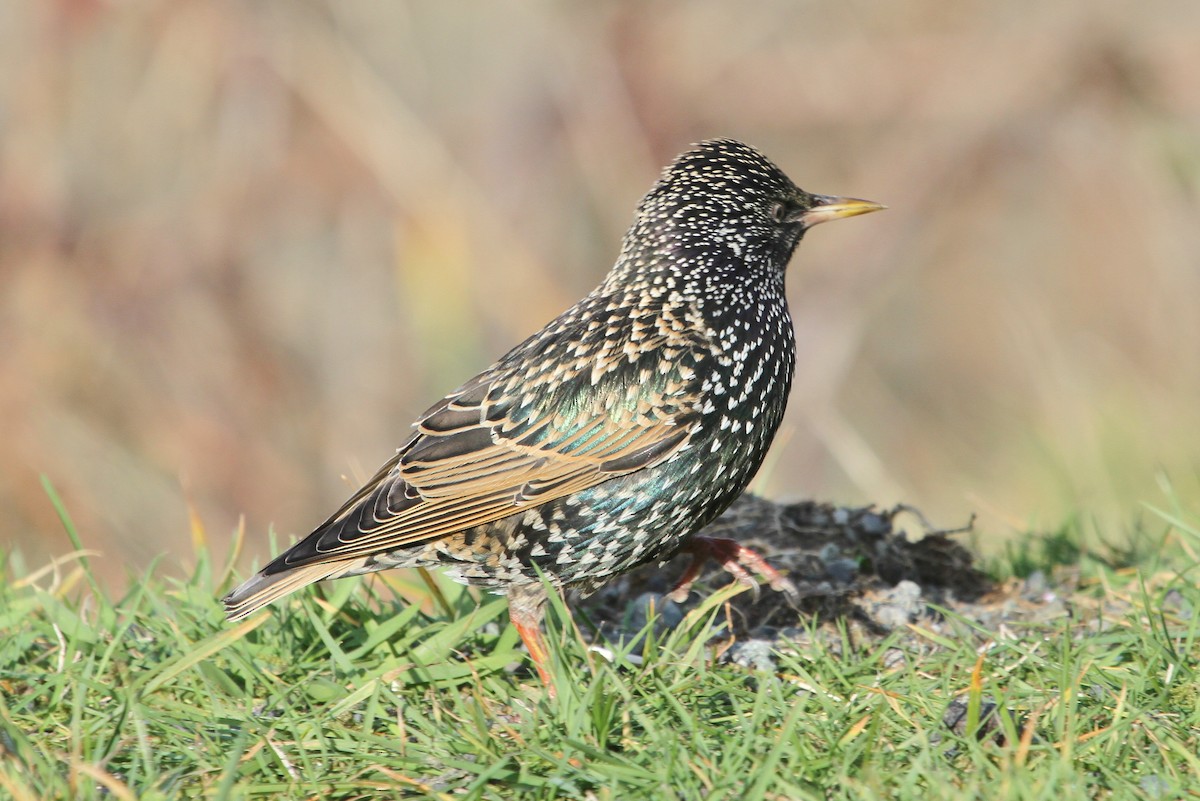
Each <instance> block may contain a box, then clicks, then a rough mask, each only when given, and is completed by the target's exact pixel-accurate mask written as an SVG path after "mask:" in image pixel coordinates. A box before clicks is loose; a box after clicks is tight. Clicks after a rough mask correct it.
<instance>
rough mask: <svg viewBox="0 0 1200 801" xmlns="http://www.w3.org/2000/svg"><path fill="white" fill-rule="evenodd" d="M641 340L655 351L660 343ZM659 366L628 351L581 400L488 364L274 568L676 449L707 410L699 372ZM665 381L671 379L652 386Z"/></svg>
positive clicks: (411, 541) (529, 496)
mask: <svg viewBox="0 0 1200 801" xmlns="http://www.w3.org/2000/svg"><path fill="white" fill-rule="evenodd" d="M642 344H643V345H644V346H645V349H639V350H640V353H641V354H653V353H654V352H655V349H656V348H657V347H658V346H659V345H660V344H661V343H657V342H654V341H651V340H648V341H645V342H644V343H642ZM688 355H691V356H698V354H695V353H691V354H688ZM646 361H647V362H649V359H647V360H646ZM683 361H687V360H686V359H684V360H681V362H683ZM693 361H694V360H693ZM587 368H588V369H589V370H594V367H593V366H592V365H587ZM672 369H673V370H674V369H675V368H674V367H673V368H672ZM685 369H686V366H685ZM660 370H661V368H660V367H659V363H658V362H653V363H651V366H650V367H649V368H648V367H647V366H646V362H643V361H641V360H639V359H636V358H628V359H625V360H624V361H623V362H621V363H619V364H617V369H612V370H609V371H599V372H595V373H594V375H593V380H595V381H596V384H595V385H594V386H593V387H592V390H591V391H590V392H589V393H587V397H588V398H589V402H588V403H587V404H586V406H585V407H583V408H578V409H573V410H571V409H564V408H562V407H560V406H556V405H555V403H553V402H547V401H546V399H547V398H553V397H554V393H553V391H552V390H547V391H546V392H543V393H531V392H529V389H530V385H531V384H532V383H534V381H532V380H531V377H530V376H529V375H528V374H524V375H511V374H509V375H499V376H498V375H496V374H494V373H493V374H492V375H491V376H489V375H488V374H487V373H485V374H483V375H481V376H479V377H478V378H476V379H474V380H473V381H472V382H470V383H469V384H467V385H465V386H464V387H462V388H461V389H460V390H459V391H457V392H456V393H454V394H452V395H450V396H447V397H446V398H444V399H443V400H442V401H441V402H440V403H438V404H436V405H435V406H433V407H432V408H430V409H429V410H427V411H426V412H425V413H424V414H423V415H421V417H420V418H419V419H418V420H417V422H416V424H415V425H416V427H417V433H416V434H415V435H414V436H413V438H412V439H410V440H409V441H408V442H407V443H406V444H405V446H404V447H402V448H401V449H400V450H399V451H398V452H397V454H396V456H394V457H393V458H392V459H391V460H390V461H389V462H388V463H387V464H386V465H384V467H383V469H381V470H380V471H379V472H378V473H377V474H376V475H375V477H374V478H373V479H372V480H371V481H370V482H368V484H367V485H366V486H364V487H363V488H362V489H361V490H359V491H358V492H357V493H355V495H354V497H352V498H351V499H350V500H349V501H347V502H346V504H344V505H343V506H342V508H341V509H339V510H338V512H337V513H335V514H334V515H332V516H331V517H330V518H329V520H327V521H326V522H325V523H323V524H322V525H321V526H319V527H318V528H317V530H316V531H314V532H313V533H312V534H311V535H309V537H307V538H306V539H305V540H303V541H301V542H300V543H297V544H296V545H295V546H294V547H293V548H292V549H291V550H289V551H288V552H287V553H285V554H283V555H282V556H281V557H280V558H279V559H277V560H276V561H275V562H274V563H272V564H271V565H269V566H268V567H267V569H266V572H268V573H269V572H273V571H274V572H278V571H282V570H288V569H291V568H294V567H297V566H301V565H308V564H314V563H320V562H326V561H334V560H337V561H341V560H346V559H354V558H358V557H365V556H369V555H371V554H376V553H381V552H386V551H392V550H396V549H400V548H405V547H411V546H414V545H417V544H419V543H422V542H426V541H429V540H433V539H436V538H438V537H442V536H447V535H450V534H454V533H457V532H459V531H462V530H464V529H467V528H471V527H474V526H478V525H482V524H485V523H489V522H492V521H495V520H499V519H501V518H504V517H507V516H509V515H511V514H514V513H515V512H517V511H519V510H520V509H522V508H528V507H530V506H537V505H540V504H543V503H546V502H548V501H551V500H554V499H555V498H560V497H563V496H565V495H569V494H571V493H574V492H579V491H580V490H583V489H586V488H588V487H591V486H594V485H596V484H599V483H600V482H603V481H606V480H608V479H610V478H613V477H615V476H619V475H623V474H626V473H631V472H634V471H636V470H641V469H643V468H646V467H649V466H652V465H654V464H656V463H658V462H660V461H663V460H665V459H667V458H669V457H670V456H671V455H672V454H673V453H675V452H676V451H677V450H678V449H679V448H681V447H683V445H684V444H685V443H686V441H687V439H688V437H689V435H690V434H691V432H692V430H693V429H694V424H695V421H696V420H697V419H698V413H697V410H696V409H695V404H696V382H694V381H683V380H678V376H675V375H672V376H671V380H666V378H664V377H663V376H662V375H660V374H659V371H660ZM687 372H688V373H689V375H690V376H691V377H694V375H695V374H696V372H697V371H694V370H690V369H688V370H687ZM489 377H491V378H492V379H493V380H491V381H489V380H487V379H488V378H489ZM535 378H536V377H535ZM553 378H554V379H557V378H559V377H558V376H555V377H553ZM543 380H546V379H545V377H543ZM655 381H658V384H661V385H662V387H663V389H664V390H668V391H663V392H658V393H656V392H650V393H647V392H646V385H647V383H648V382H649V383H651V384H654V382H655ZM655 385H656V386H657V384H655ZM517 386H520V387H521V389H522V390H524V392H523V393H522V392H520V391H514V390H515V389H516V387H517ZM543 386H544V385H543ZM648 395H649V397H650V400H647V396H648ZM514 398H516V399H517V400H518V401H520V402H525V403H526V405H525V406H523V407H522V406H520V405H519V403H516V402H513V401H512V400H511V399H514ZM494 399H502V400H494ZM503 399H508V401H509V402H510V403H511V406H509V407H504V406H501V404H502V403H503V402H504V400H503ZM535 400H541V401H542V403H541V406H542V407H543V408H540V409H534V408H531V407H533V405H534V404H533V402H532V401H535ZM567 405H569V404H567Z"/></svg>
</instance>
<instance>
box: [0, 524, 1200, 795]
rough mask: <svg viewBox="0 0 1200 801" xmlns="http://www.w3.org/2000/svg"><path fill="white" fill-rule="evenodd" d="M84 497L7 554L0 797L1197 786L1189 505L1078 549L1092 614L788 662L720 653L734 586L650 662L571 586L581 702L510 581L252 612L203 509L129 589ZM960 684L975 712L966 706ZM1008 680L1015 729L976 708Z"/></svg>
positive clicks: (1199, 642) (412, 585)
mask: <svg viewBox="0 0 1200 801" xmlns="http://www.w3.org/2000/svg"><path fill="white" fill-rule="evenodd" d="M60 513H61V515H62V517H63V522H64V524H65V525H66V526H67V529H68V533H69V535H70V536H71V538H72V540H73V541H74V542H75V544H76V546H77V548H78V552H77V553H76V554H74V555H71V556H68V557H64V558H63V559H62V560H60V561H59V562H58V563H57V564H56V565H54V566H52V567H47V568H46V569H43V570H35V571H30V570H27V569H24V568H21V567H18V566H17V562H16V560H15V559H14V558H13V557H11V556H10V557H8V558H7V559H5V560H4V562H3V564H2V565H0V576H2V577H0V693H2V698H3V704H2V706H0V798H13V799H38V801H41V800H42V799H57V798H62V799H92V798H117V799H132V798H139V799H160V798H192V797H204V798H214V799H226V798H229V799H235V798H393V797H429V798H447V799H449V798H455V799H459V798H467V799H473V798H495V799H514V798H517V799H525V798H539V799H540V798H545V799H550V798H563V799H576V798H578V799H638V798H648V799H676V798H678V799H701V798H703V799H727V798H729V799H739V801H757V800H758V799H807V798H813V799H830V798H832V799H842V798H845V799H874V798H879V799H884V798H887V799H891V798H900V799H906V798H913V799H918V798H919V799H943V798H944V799H965V798H980V799H998V798H1003V799H1053V800H1054V801H1063V799H1074V798H1146V799H1168V798H1170V799H1175V798H1187V797H1200V789H1198V788H1200V757H1197V752H1198V751H1200V689H1198V686H1200V685H1198V676H1197V670H1198V668H1200V592H1198V591H1197V576H1198V575H1200V567H1198V566H1197V559H1196V556H1195V554H1196V551H1197V549H1198V548H1200V532H1198V531H1197V528H1196V527H1195V526H1194V525H1193V524H1192V523H1190V522H1188V518H1187V516H1186V515H1185V514H1184V513H1183V512H1180V511H1178V510H1176V511H1173V512H1163V513H1161V517H1160V518H1159V519H1162V520H1164V521H1165V522H1166V523H1167V524H1168V525H1170V530H1169V532H1168V533H1167V534H1166V535H1165V537H1164V540H1163V543H1164V545H1163V547H1162V548H1161V549H1158V550H1156V552H1155V553H1154V554H1153V555H1152V556H1151V557H1148V558H1147V560H1146V561H1144V562H1143V563H1142V564H1141V565H1139V566H1138V568H1139V569H1130V568H1114V567H1112V566H1110V565H1108V564H1106V563H1105V562H1104V561H1103V560H1091V561H1087V562H1085V563H1083V565H1082V567H1081V566H1080V565H1076V566H1075V567H1076V568H1077V569H1081V570H1083V571H1084V576H1083V585H1084V588H1085V589H1084V591H1083V593H1082V594H1081V595H1080V596H1079V597H1078V598H1076V599H1073V600H1074V602H1076V603H1077V614H1076V616H1075V617H1074V619H1073V620H1072V621H1071V623H1069V624H1057V625H1054V626H1042V627H1038V626H1033V625H1031V626H1029V627H1024V628H1022V629H1021V630H1020V631H1019V632H1018V635H1019V636H1016V637H1013V636H1002V633H1000V632H985V631H978V630H976V629H974V628H973V627H971V626H969V625H967V624H965V623H964V624H963V626H962V627H961V634H960V635H959V636H957V637H955V638H953V639H949V638H945V637H941V636H938V637H936V641H934V637H933V635H930V638H929V639H927V640H926V641H925V642H924V645H925V646H926V647H924V648H921V649H920V651H921V653H919V654H918V653H917V652H916V651H915V650H913V648H912V643H913V640H912V638H911V633H910V634H909V638H908V639H905V638H903V637H902V636H901V635H900V634H896V635H893V636H892V637H890V638H889V639H887V640H885V641H883V642H881V643H874V644H869V645H867V644H861V643H854V642H852V641H851V640H850V639H849V638H848V637H847V638H846V639H845V640H844V641H843V642H842V643H841V646H840V647H839V648H837V649H835V650H836V651H837V653H833V652H832V651H831V649H830V646H821V645H817V646H810V647H807V648H806V649H804V650H801V651H800V652H799V653H798V654H797V655H793V656H781V657H780V665H781V670H780V671H779V674H778V675H773V674H765V673H754V672H750V671H747V670H745V669H742V668H738V667H735V666H730V665H724V664H718V663H717V662H716V661H715V659H714V649H716V648H718V647H719V646H720V638H718V639H717V642H716V644H714V643H713V642H712V641H711V640H710V638H709V637H707V636H705V632H708V631H710V630H711V627H713V626H714V625H715V626H719V625H720V624H721V621H722V620H723V602H724V601H725V600H727V599H728V598H729V597H730V596H731V593H733V592H735V591H736V590H732V589H728V590H722V591H720V592H718V593H716V594H715V595H714V596H712V597H711V598H710V599H708V601H706V602H705V603H704V604H703V605H702V606H701V607H700V608H699V609H697V610H695V611H694V612H692V613H691V614H690V615H689V617H688V618H687V620H685V623H684V624H683V625H681V626H680V627H679V628H678V629H676V630H675V631H673V632H672V633H671V634H670V636H668V637H665V638H658V639H655V638H653V637H647V638H646V641H645V644H644V645H639V646H638V648H639V655H641V656H644V662H642V664H640V665H635V664H633V663H632V661H631V660H630V659H628V658H626V655H623V654H618V656H617V658H616V660H615V661H614V662H612V663H610V662H608V661H606V660H604V659H602V658H601V657H599V656H598V655H597V654H595V653H589V652H588V651H587V649H586V647H585V645H584V644H583V641H582V639H581V638H580V636H579V634H578V631H577V629H576V628H575V627H574V626H573V625H572V624H571V623H570V621H569V619H567V618H566V617H565V616H564V610H563V607H562V605H561V603H559V604H555V605H554V608H552V609H551V614H550V623H549V632H550V638H551V640H552V642H553V644H554V645H553V648H552V651H553V654H554V656H553V658H554V660H555V670H556V675H557V677H558V685H557V689H558V698H557V699H556V700H552V699H548V698H546V697H545V695H544V693H543V692H542V690H541V688H540V686H539V685H538V683H537V682H536V679H535V678H533V677H531V674H530V672H529V670H528V666H527V665H526V663H525V662H524V660H523V659H522V656H521V653H520V652H519V651H518V650H517V645H518V639H517V637H516V635H515V632H514V631H513V630H512V629H511V627H509V626H508V625H507V616H506V614H505V604H504V601H503V600H502V599H493V598H491V597H490V596H489V597H484V598H483V599H482V600H481V599H479V598H478V597H477V596H474V595H472V594H470V593H468V592H467V591H465V590H464V589H463V588H461V587H459V586H458V585H455V584H453V583H450V582H445V581H442V580H440V579H436V580H435V583H434V584H433V585H432V586H433V587H434V588H435V590H436V591H434V590H430V589H429V588H428V587H426V586H425V585H424V584H423V583H422V581H421V580H420V579H419V578H414V577H413V576H412V575H410V574H397V578H396V579H395V580H393V581H388V582H386V583H385V582H383V581H380V580H378V579H375V580H371V581H361V580H348V581H342V582H334V583H332V584H329V585H326V586H325V587H323V588H320V589H318V590H315V591H314V590H309V591H306V592H303V593H299V594H297V595H296V596H295V597H293V598H291V599H289V600H288V601H286V602H284V603H281V604H279V605H277V606H278V608H277V609H274V610H272V611H270V612H264V613H260V614H259V615H257V616H255V617H252V618H250V619H248V620H246V621H244V622H242V623H241V624H228V623H225V622H224V621H223V619H222V612H221V608H220V605H219V603H218V602H217V597H218V596H219V595H220V594H222V593H223V592H224V591H225V590H227V589H228V588H229V587H230V586H231V584H232V583H233V582H234V581H235V579H236V576H234V575H233V574H232V571H231V569H230V568H229V567H228V563H229V562H231V561H232V557H233V555H232V554H231V555H229V557H228V558H226V559H222V560H214V559H212V558H210V556H209V555H208V554H207V553H206V549H205V547H204V545H203V542H204V537H203V532H202V531H200V532H198V536H197V539H198V542H199V545H198V548H197V556H196V559H195V561H196V565H195V568H194V569H193V570H192V571H191V573H190V575H188V576H187V577H185V578H173V577H170V576H169V575H164V573H166V572H167V571H165V570H162V569H158V570H151V571H148V572H147V573H146V574H145V575H138V576H135V577H133V578H132V579H131V581H130V582H129V585H128V588H127V589H126V590H125V591H124V593H123V594H119V595H108V594H105V593H104V592H102V591H101V590H100V587H99V585H98V583H97V582H95V580H94V579H93V577H92V574H91V572H90V569H89V566H88V562H87V556H86V555H85V553H84V551H83V548H82V545H83V544H82V543H80V542H79V538H78V536H77V534H76V533H75V531H74V528H73V526H72V525H71V523H70V520H69V518H68V517H67V515H66V512H65V510H62V509H61V508H60ZM1062 552H1063V549H1062V543H1061V542H1058V543H1056V544H1055V546H1054V547H1053V548H1051V549H1049V550H1047V551H1046V552H1045V553H1046V554H1047V558H1050V557H1051V556H1053V555H1055V554H1061V553H1062ZM1031 553H1039V551H1038V550H1037V549H1030V550H1027V551H1025V552H1023V555H1022V559H1024V560H1025V562H1022V564H1021V565H1020V567H1021V568H1022V569H1025V568H1028V567H1030V565H1032V566H1033V567H1037V565H1036V564H1034V563H1032V562H1030V561H1029V560H1030V556H1029V554H1031ZM1011 569H1012V568H1011V567H1010V570H1011ZM1168 593H1171V594H1172V595H1171V598H1172V602H1171V603H1168V604H1165V605H1164V603H1163V599H1164V598H1165V597H1166V596H1167V594H1168ZM1102 597H1105V598H1108V599H1110V600H1111V599H1113V598H1117V599H1124V600H1125V601H1126V602H1127V603H1123V604H1122V606H1123V608H1124V609H1125V611H1123V612H1122V613H1121V614H1119V615H1112V614H1104V615H1102V614H1101V612H1100V611H1098V610H1100V609H1101V608H1103V607H1102V605H1101V604H1099V603H1098V600H1099V599H1100V598H1102ZM401 598H404V599H406V600H401ZM1180 599H1182V601H1183V602H1184V603H1185V604H1190V608H1191V609H1192V610H1194V611H1193V613H1192V614H1191V615H1190V616H1188V615H1187V614H1186V613H1180V612H1178V610H1179V609H1180V608H1181V607H1180V605H1179V601H1180ZM989 643H990V646H989V647H983V646H985V645H988V644H989ZM892 648H900V649H901V650H904V651H906V652H908V654H909V657H908V658H907V659H906V660H904V662H903V664H902V665H901V666H899V667H887V666H885V660H884V656H885V653H887V652H888V650H889V649H892ZM887 664H890V663H887ZM513 665H516V666H517V667H516V668H515V669H514V668H513ZM963 696H965V697H966V698H967V700H968V710H969V711H968V718H970V719H969V720H968V724H967V727H966V729H965V730H963V734H961V735H960V734H956V733H955V732H954V731H951V730H950V729H949V728H948V727H947V726H946V725H945V724H944V723H943V721H942V717H943V714H944V713H945V711H946V707H947V705H948V704H949V703H950V702H951V701H952V700H953V699H955V698H956V697H963ZM984 698H991V699H993V700H994V701H995V702H996V703H997V704H998V706H999V707H1000V708H1001V709H1002V710H1004V714H1002V715H1001V716H1000V720H999V723H998V726H999V730H998V731H999V736H998V735H997V732H996V730H993V731H992V733H990V734H988V735H987V736H981V737H977V736H975V733H974V732H973V725H974V723H975V722H976V721H977V720H978V717H979V709H980V707H981V702H982V700H983V699H984ZM1025 724H1028V725H1027V726H1026V725H1025Z"/></svg>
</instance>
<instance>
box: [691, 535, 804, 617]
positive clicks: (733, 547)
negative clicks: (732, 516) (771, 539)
mask: <svg viewBox="0 0 1200 801" xmlns="http://www.w3.org/2000/svg"><path fill="white" fill-rule="evenodd" d="M683 550H685V551H687V552H689V553H690V554H691V555H692V561H691V563H690V564H689V565H688V566H687V570H685V571H683V576H682V577H680V579H679V582H678V583H677V584H676V585H675V588H674V589H673V590H671V592H670V593H668V595H667V597H668V598H670V599H671V600H673V601H676V602H683V601H686V600H687V596H688V591H689V590H690V589H691V587H692V583H693V582H694V581H695V580H696V576H697V575H699V573H700V568H701V567H702V566H703V565H704V562H705V561H707V560H708V559H715V560H716V561H717V562H720V563H721V567H723V568H725V570H726V571H728V572H729V573H730V574H732V575H733V577H734V578H735V579H737V580H738V581H740V582H741V583H743V584H747V585H749V586H751V587H753V588H754V589H755V590H756V591H757V589H758V582H757V581H755V580H754V576H762V577H763V579H765V580H766V582H767V584H768V585H770V587H771V589H773V590H777V591H779V592H782V593H783V594H784V595H786V596H787V597H788V598H789V599H791V600H793V601H794V600H795V599H796V598H798V597H799V592H798V591H797V590H796V585H795V584H793V583H792V582H791V581H790V580H788V578H787V576H785V575H783V574H782V573H780V572H779V571H778V570H776V569H775V568H773V567H771V566H770V565H769V564H767V560H766V559H763V558H762V557H761V556H759V555H758V553H757V552H756V551H754V550H752V549H750V548H747V547H746V546H745V545H742V544H741V543H739V542H738V541H737V540H730V539H725V538H724V537H692V539H691V541H689V542H688V544H687V545H685V546H684V548H683Z"/></svg>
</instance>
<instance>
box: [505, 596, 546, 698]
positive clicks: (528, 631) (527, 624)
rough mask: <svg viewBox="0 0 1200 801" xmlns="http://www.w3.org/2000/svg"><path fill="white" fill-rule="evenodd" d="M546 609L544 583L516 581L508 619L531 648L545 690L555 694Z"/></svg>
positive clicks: (509, 604) (532, 657) (530, 654)
mask: <svg viewBox="0 0 1200 801" xmlns="http://www.w3.org/2000/svg"><path fill="white" fill-rule="evenodd" d="M545 610H546V591H545V590H544V589H543V588H542V585H541V584H517V585H514V586H513V587H511V588H510V589H509V591H508V619H509V620H511V621H512V624H513V625H514V626H515V627H516V629H517V634H520V635H521V641H522V642H524V643H525V647H526V648H527V649H529V658H530V659H532V660H533V666H534V667H536V668H537V672H538V677H539V678H541V680H542V684H544V685H545V686H546V692H547V693H548V694H549V696H550V697H551V698H553V697H554V695H555V692H554V683H553V682H552V681H551V678H550V669H549V658H550V653H549V651H547V650H546V639H545V638H544V637H543V636H542V615H543V614H544V612H545Z"/></svg>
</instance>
